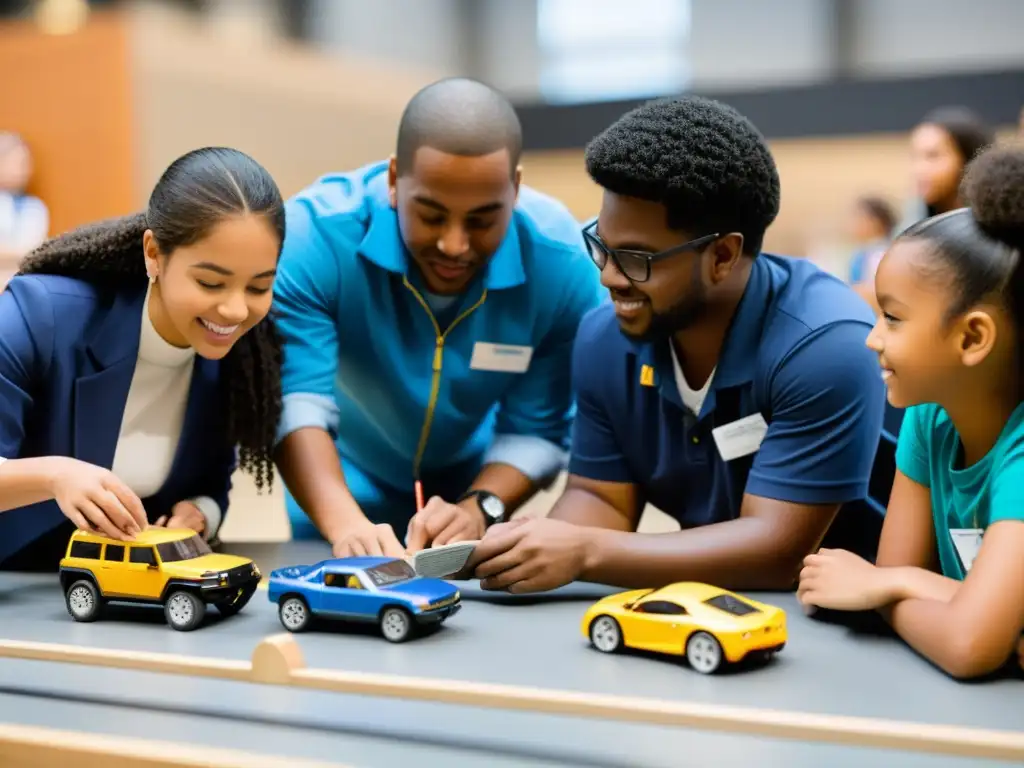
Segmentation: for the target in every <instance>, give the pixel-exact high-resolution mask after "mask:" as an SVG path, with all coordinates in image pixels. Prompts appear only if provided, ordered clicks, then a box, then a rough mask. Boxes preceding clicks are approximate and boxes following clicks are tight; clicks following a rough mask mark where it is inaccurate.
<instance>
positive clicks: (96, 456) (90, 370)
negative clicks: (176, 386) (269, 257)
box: [0, 275, 236, 562]
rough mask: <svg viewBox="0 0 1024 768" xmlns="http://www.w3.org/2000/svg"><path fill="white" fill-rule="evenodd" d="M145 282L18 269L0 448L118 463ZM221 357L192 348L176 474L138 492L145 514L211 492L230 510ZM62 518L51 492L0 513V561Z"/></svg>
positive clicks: (2, 373)
mask: <svg viewBox="0 0 1024 768" xmlns="http://www.w3.org/2000/svg"><path fill="white" fill-rule="evenodd" d="M145 298H146V283H145V281H144V280H143V281H139V284H137V285H132V286H131V287H129V288H123V287H122V288H113V287H108V286H102V285H95V284H93V283H89V282H86V281H84V280H80V279H75V278H69V277H60V276H56V275H20V276H17V277H14V278H13V279H12V280H11V281H10V282H9V283H8V285H7V288H6V290H4V292H3V293H2V294H0V456H2V457H4V458H7V459H17V458H30V457H36V456H71V457H74V458H76V459H81V460H82V461H87V462H89V463H91V464H95V465H97V466H100V467H104V468H106V469H110V468H111V466H112V465H113V462H114V451H115V449H116V447H117V440H118V435H119V433H120V430H121V420H122V418H123V416H124V408H125V403H126V401H127V398H128V389H129V387H130V386H131V382H132V375H133V374H134V372H135V364H136V360H137V359H138V353H139V333H140V329H141V324H142V311H143V308H144V304H145ZM219 374H220V363H219V362H218V361H213V360H207V359H205V358H202V357H199V356H198V355H197V356H196V360H195V370H194V373H193V376H192V384H191V389H190V392H189V399H188V406H187V408H186V412H185V420H184V424H183V426H182V434H181V440H180V441H179V443H178V449H177V453H176V455H175V458H174V461H173V464H172V468H171V473H170V476H169V477H168V478H167V481H166V482H165V483H164V485H163V487H162V488H161V489H160V490H159V491H158V492H157V493H155V494H154V495H153V496H151V497H149V498H146V499H142V503H143V505H144V507H145V509H146V514H147V515H148V517H149V520H150V521H151V522H152V521H155V520H156V519H157V518H159V517H160V516H161V515H165V514H169V513H170V511H171V507H173V505H174V504H176V503H177V502H179V501H182V500H184V499H189V498H194V497H197V496H209V497H210V498H212V499H214V500H216V501H217V503H218V504H219V505H220V508H221V510H222V512H223V513H224V514H225V515H226V513H227V506H228V492H229V491H230V488H231V475H232V472H233V471H234V468H235V463H236V453H235V449H234V446H232V445H230V444H229V443H228V440H227V434H226V429H225V419H224V408H223V407H222V405H221V402H220V399H219V397H218V393H219V387H218V377H219ZM64 520H65V517H64V515H63V513H62V512H61V511H60V508H59V507H58V506H57V504H56V502H53V501H47V502H43V503H40V504H33V505H31V506H27V507H20V508H18V509H12V510H9V511H8V512H2V513H0V562H3V560H4V559H5V558H7V557H9V556H10V555H12V554H14V553H15V552H17V551H19V550H20V549H21V548H22V547H24V546H26V545H27V544H29V543H30V542H32V541H34V540H35V539H37V538H38V537H40V536H42V535H43V534H45V533H47V532H48V531H50V530H52V529H53V528H55V527H56V526H58V525H59V524H61V523H62V522H63V521H64Z"/></svg>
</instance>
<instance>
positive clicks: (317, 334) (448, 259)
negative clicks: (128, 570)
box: [275, 78, 606, 556]
mask: <svg viewBox="0 0 1024 768" xmlns="http://www.w3.org/2000/svg"><path fill="white" fill-rule="evenodd" d="M521 146H522V136H521V128H520V125H519V121H518V118H517V117H516V114H515V111H514V110H513V108H512V106H511V105H510V104H509V103H508V101H507V100H506V99H505V98H504V97H503V96H501V95H500V94H498V93H497V92H495V91H494V90H493V89H491V88H489V87H487V86H485V85H483V84H481V83H478V82H476V81H472V80H467V79H461V78H458V79H449V80H442V81H440V82H438V83H434V84H432V85H430V86H428V87H427V88H425V89H423V90H422V91H420V92H419V93H418V94H417V95H416V96H415V97H414V98H413V99H412V100H411V101H410V103H409V105H408V106H407V107H406V110H405V112H404V114H403V116H402V120H401V123H400V126H399V130H398V145H397V151H396V154H395V156H394V157H393V158H391V160H390V161H386V162H380V163H375V164H372V165H369V166H366V167H363V168H360V169H357V170H355V171H352V172H349V173H342V174H333V175H327V176H324V177H322V178H320V179H319V180H317V181H316V182H315V183H314V184H313V185H312V186H310V187H309V188H307V189H306V190H304V191H302V192H300V193H299V194H298V195H297V196H296V197H295V198H293V199H292V200H291V201H289V203H288V206H287V225H288V234H287V238H286V241H285V246H284V252H283V255H282V258H281V264H280V270H279V275H278V279H277V283H276V286H275V310H276V314H277V317H278V327H279V329H280V331H281V332H282V333H283V335H284V338H285V361H284V366H283V382H282V396H283V401H284V410H283V417H282V422H281V427H280V431H279V435H278V439H279V444H278V451H277V461H278V467H279V469H280V471H281V474H282V476H283V478H284V480H285V483H286V485H287V486H288V490H289V498H288V508H289V517H290V519H291V523H292V530H293V536H294V537H296V538H307V537H316V536H323V537H324V538H326V539H327V540H328V541H329V542H331V544H332V548H333V550H334V553H335V554H336V555H337V556H344V555H359V554H385V555H392V556H401V555H402V554H404V553H405V551H406V549H408V550H410V551H411V550H416V549H420V548H423V547H426V546H431V545H439V544H445V543H449V542H453V541H458V540H467V539H478V538H480V537H481V536H482V535H483V533H484V531H485V529H486V527H487V525H488V524H489V523H491V522H495V521H497V520H500V519H503V518H505V517H506V516H507V515H508V514H510V513H511V512H512V511H513V510H514V509H515V508H516V507H517V506H519V505H521V504H522V503H523V502H524V501H526V500H527V499H528V498H529V497H530V496H531V495H532V494H533V493H534V492H535V491H536V490H537V489H538V488H539V487H542V486H543V485H544V484H546V483H547V482H549V481H550V480H551V479H552V478H553V477H554V476H555V475H557V473H558V472H559V470H560V469H562V467H563V465H564V462H565V457H566V449H567V447H568V439H569V429H570V424H571V421H572V417H573V414H574V406H573V399H572V383H571V365H572V347H573V341H574V339H575V336H576V329H577V326H578V325H579V322H580V320H581V319H582V317H583V315H584V314H586V313H587V312H588V311H589V310H590V309H592V308H593V307H595V306H596V305H598V304H599V303H601V302H602V301H603V300H604V299H605V296H606V294H604V292H603V291H602V289H601V287H600V284H599V275H598V273H597V271H596V270H594V268H593V265H592V264H591V262H590V260H589V257H588V256H587V253H586V249H585V245H584V242H583V239H582V234H581V232H580V228H579V225H578V223H577V222H576V220H575V219H574V218H573V217H572V216H571V215H570V213H569V212H568V210H567V209H566V208H565V207H564V206H563V205H562V204H561V203H559V202H557V201H555V200H553V199H551V198H549V197H546V196H544V195H542V194H540V193H539V192H537V191H535V190H532V189H529V188H528V187H525V186H522V185H521V184H520V178H521V170H520V168H519V156H520V151H521ZM417 510H419V511H417ZM403 540H404V543H403Z"/></svg>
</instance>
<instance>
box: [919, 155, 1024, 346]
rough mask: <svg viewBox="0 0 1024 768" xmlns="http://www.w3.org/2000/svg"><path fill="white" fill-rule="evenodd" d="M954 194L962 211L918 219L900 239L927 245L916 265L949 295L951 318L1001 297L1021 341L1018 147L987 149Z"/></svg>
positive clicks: (1023, 246)
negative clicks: (961, 202)
mask: <svg viewBox="0 0 1024 768" xmlns="http://www.w3.org/2000/svg"><path fill="white" fill-rule="evenodd" d="M960 192H961V196H962V197H963V199H964V200H965V201H966V202H967V204H968V207H966V208H958V209H956V210H954V211H950V212H948V213H944V214H941V215H939V216H933V217H931V218H929V219H924V220H923V221H920V222H918V223H916V224H914V225H913V226H911V227H909V228H908V229H907V230H906V231H905V232H903V233H902V234H901V235H900V238H899V239H901V240H903V239H915V240H921V241H925V242H927V243H928V245H929V248H928V249H927V250H926V254H927V258H928V259H929V262H922V263H921V264H920V265H919V266H920V267H921V268H922V269H923V271H924V272H925V273H926V275H928V276H934V277H939V278H941V280H942V282H944V283H945V284H946V285H947V286H948V287H949V288H950V289H951V290H952V291H953V294H954V296H955V299H954V301H953V302H952V303H951V305H950V306H949V308H948V309H947V316H948V317H955V316H956V315H959V314H961V313H962V312H964V311H966V310H968V309H969V308H971V307H973V306H975V305H976V304H978V303H979V302H981V301H983V300H985V299H986V298H987V297H990V296H1003V297H1004V299H1005V301H1006V303H1007V306H1008V308H1009V309H1010V311H1011V312H1012V313H1013V316H1014V318H1015V320H1016V322H1017V324H1018V326H1019V327H1020V331H1019V332H1020V333H1021V336H1022V338H1024V268H1022V267H1021V265H1020V262H1021V258H1022V255H1024V144H1007V145H991V146H990V147H989V148H988V149H985V150H982V152H981V153H980V154H979V155H977V157H976V159H975V160H973V161H972V162H971V163H970V164H969V165H968V166H967V169H966V171H965V173H964V178H963V181H962V182H961V186H960Z"/></svg>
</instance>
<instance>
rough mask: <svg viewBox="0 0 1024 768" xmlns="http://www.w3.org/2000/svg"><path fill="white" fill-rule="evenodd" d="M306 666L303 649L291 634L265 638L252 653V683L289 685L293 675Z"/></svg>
mask: <svg viewBox="0 0 1024 768" xmlns="http://www.w3.org/2000/svg"><path fill="white" fill-rule="evenodd" d="M305 666H306V662H305V661H304V660H303V658H302V649H301V648H299V644H298V643H296V642H295V638H294V637H292V636H291V635H289V634H286V633H281V634H279V635H271V636H270V637H268V638H265V639H264V640H263V642H261V643H260V644H259V645H257V646H256V650H255V651H253V652H252V681H253V682H255V683H266V684H268V685H288V684H289V683H291V680H292V674H293V673H294V672H295V671H296V670H300V669H302V668H304V667H305Z"/></svg>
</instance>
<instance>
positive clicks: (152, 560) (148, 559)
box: [128, 547, 156, 565]
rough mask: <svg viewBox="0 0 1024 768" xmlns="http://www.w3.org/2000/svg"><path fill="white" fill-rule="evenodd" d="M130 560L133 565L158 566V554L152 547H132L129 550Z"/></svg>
mask: <svg viewBox="0 0 1024 768" xmlns="http://www.w3.org/2000/svg"><path fill="white" fill-rule="evenodd" d="M128 559H129V560H130V561H131V562H133V563H145V564H146V565H156V552H154V551H153V548H152V547H132V548H131V549H130V550H129V555H128Z"/></svg>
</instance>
